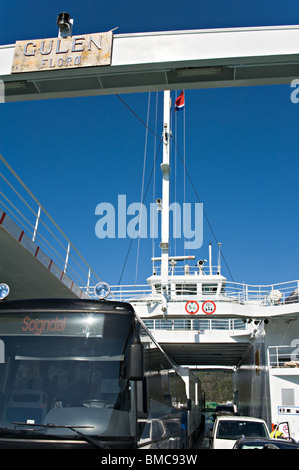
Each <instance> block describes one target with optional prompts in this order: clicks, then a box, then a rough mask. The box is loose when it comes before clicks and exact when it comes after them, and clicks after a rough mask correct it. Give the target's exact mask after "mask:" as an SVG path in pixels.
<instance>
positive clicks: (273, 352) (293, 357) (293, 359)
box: [268, 345, 299, 368]
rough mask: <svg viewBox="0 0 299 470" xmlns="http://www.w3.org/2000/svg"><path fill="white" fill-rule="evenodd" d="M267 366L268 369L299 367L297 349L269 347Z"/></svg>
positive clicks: (292, 347)
mask: <svg viewBox="0 0 299 470" xmlns="http://www.w3.org/2000/svg"><path fill="white" fill-rule="evenodd" d="M268 364H269V366H270V367H284V368H286V367H299V354H298V347H297V348H296V347H295V346H292V345H290V346H270V347H269V348H268Z"/></svg>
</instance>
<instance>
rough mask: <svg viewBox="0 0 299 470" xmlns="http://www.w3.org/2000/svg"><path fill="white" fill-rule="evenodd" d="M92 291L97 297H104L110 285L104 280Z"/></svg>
mask: <svg viewBox="0 0 299 470" xmlns="http://www.w3.org/2000/svg"><path fill="white" fill-rule="evenodd" d="M94 293H95V295H96V296H97V297H98V298H99V299H105V298H106V297H108V295H109V294H110V287H109V286H108V284H106V282H99V283H98V284H97V285H96V286H95V288H94Z"/></svg>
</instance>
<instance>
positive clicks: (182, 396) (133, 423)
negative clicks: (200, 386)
mask: <svg viewBox="0 0 299 470" xmlns="http://www.w3.org/2000/svg"><path fill="white" fill-rule="evenodd" d="M0 345H1V357H0V449H8V448H9V449H12V448H16V449H20V448H42V449H47V448H61V449H78V448H79V449H85V448H101V449H139V448H140V449H143V448H146V449H148V448H149V449H154V448H156V449H161V448H169V447H171V448H176V449H177V448H187V447H189V443H190V439H189V437H190V436H189V435H188V419H190V410H191V409H192V407H191V405H190V399H189V398H188V396H187V393H186V386H185V382H184V379H183V377H182V374H181V373H180V370H179V368H178V367H177V366H176V365H175V364H174V363H172V361H171V360H170V358H169V357H168V356H167V355H166V354H165V353H164V351H163V350H162V349H161V347H160V346H159V344H157V343H156V342H155V340H154V338H153V337H152V336H151V334H150V332H149V331H148V330H147V329H146V328H145V326H144V325H143V324H142V321H141V320H140V319H139V318H138V317H137V315H136V313H135V311H134V309H133V307H132V306H131V305H130V304H128V303H125V302H116V301H107V300H83V299H41V300H37V299H33V300H6V299H5V300H2V301H1V302H0Z"/></svg>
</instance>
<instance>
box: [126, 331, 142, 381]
mask: <svg viewBox="0 0 299 470" xmlns="http://www.w3.org/2000/svg"><path fill="white" fill-rule="evenodd" d="M143 356H144V350H143V345H142V344H141V342H140V337H139V334H135V335H134V337H133V340H132V343H131V344H130V345H129V350H128V369H127V370H128V380H143V378H144V358H143Z"/></svg>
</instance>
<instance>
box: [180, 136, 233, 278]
mask: <svg viewBox="0 0 299 470" xmlns="http://www.w3.org/2000/svg"><path fill="white" fill-rule="evenodd" d="M172 138H173V140H174V145H175V147H176V148H177V152H178V154H179V157H180V159H181V161H182V163H183V166H184V170H185V172H186V174H187V176H188V178H189V181H190V183H191V186H192V188H193V191H194V193H195V195H196V197H197V200H198V202H199V203H200V204H202V202H201V200H200V198H199V196H198V193H197V191H196V188H195V186H194V184H193V181H192V178H191V176H190V173H189V171H188V169H187V167H186V163H185V161H184V159H183V157H182V154H181V152H180V150H179V149H178V147H177V144H176V141H175V139H174V137H173V136H172ZM203 213H204V216H205V219H206V221H207V224H208V226H209V228H210V230H211V233H212V235H213V237H214V240H215V241H216V243H217V244H218V240H217V237H216V235H215V232H214V230H213V227H212V225H211V223H210V221H209V219H208V216H207V213H206V211H205V210H204V209H203ZM221 256H222V258H223V261H224V263H225V266H226V268H227V270H228V272H229V275H230V277H231V279H232V281H233V282H235V281H234V278H233V276H232V273H231V271H230V269H229V267H228V264H227V262H226V259H225V257H224V255H223V252H222V250H221Z"/></svg>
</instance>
